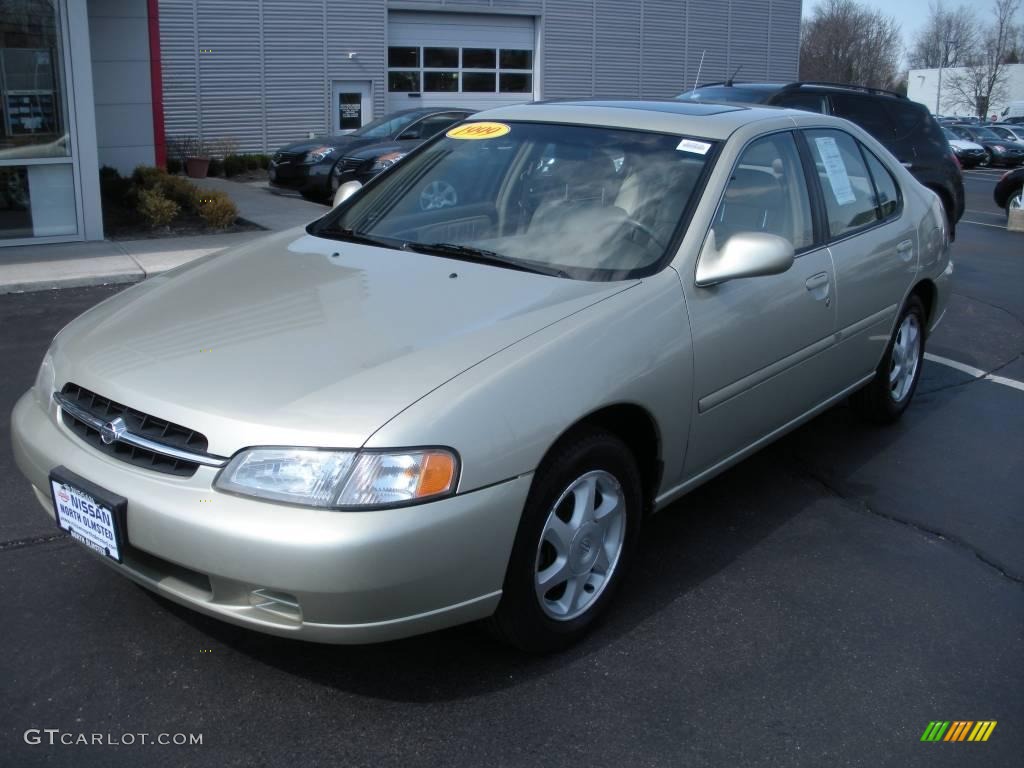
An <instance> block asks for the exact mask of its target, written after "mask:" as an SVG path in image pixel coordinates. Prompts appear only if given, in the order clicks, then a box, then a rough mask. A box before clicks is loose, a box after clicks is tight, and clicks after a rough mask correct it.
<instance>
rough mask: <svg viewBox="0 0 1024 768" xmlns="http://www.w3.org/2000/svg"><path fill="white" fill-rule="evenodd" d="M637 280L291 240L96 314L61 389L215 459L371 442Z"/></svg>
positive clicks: (66, 338)
mask: <svg viewBox="0 0 1024 768" xmlns="http://www.w3.org/2000/svg"><path fill="white" fill-rule="evenodd" d="M632 284H633V283H625V282H617V283H591V282H582V281H575V280H569V279H560V278H556V277H548V276H544V275H536V274H532V273H527V272H518V271H512V270H508V269H503V268H500V267H493V266H486V265H480V264H472V263H468V262H464V261H456V260H453V259H446V258H441V257H437V256H428V255H424V254H417V253H411V252H405V251H396V250H391V249H384V248H377V247H373V246H366V245H356V244H352V243H347V242H339V241H332V240H326V239H322V238H318V237H313V236H310V235H306V234H305V233H304V232H302V231H301V230H291V231H289V232H285V233H279V234H278V235H274V236H270V237H268V238H262V239H261V240H259V241H256V242H253V243H250V244H248V245H245V246H242V247H241V248H238V249H235V250H233V251H228V252H226V253H224V254H223V255H220V256H216V257H212V258H207V259H205V260H203V261H202V262H199V263H193V264H190V265H187V266H186V267H184V268H181V269H178V270H175V271H174V272H173V273H167V274H165V275H162V276H158V277H154V278H151V279H149V280H147V281H145V282H144V283H141V284H139V285H137V286H135V287H133V288H130V289H128V290H127V291H125V292H123V293H121V294H119V295H117V296H115V297H113V298H112V299H110V300H108V301H106V302H104V303H103V304H101V305H99V306H97V307H94V308H93V309H92V310H90V311H89V312H87V313H86V314H84V315H83V316H81V317H80V318H78V319H77V320H75V321H74V322H73V323H71V325H69V326H68V327H67V328H66V329H65V330H64V331H62V332H61V333H60V334H59V335H58V337H57V339H56V340H55V342H54V344H53V347H52V348H51V358H52V361H53V368H54V372H55V382H56V386H57V387H58V388H60V387H61V386H62V385H63V384H64V383H65V382H68V381H73V382H74V383H76V384H78V385H79V386H82V387H85V388H86V389H89V390H92V391H93V392H96V393H98V394H101V395H102V396H104V397H107V398H110V399H112V400H115V401H117V402H120V403H123V404H125V405H127V406H129V407H131V408H135V409H137V410H140V411H143V412H145V413H148V414H150V415H153V416H156V417H159V418H162V419H165V420H168V421H172V422H175V423H177V424H181V425H183V426H186V427H188V428H190V429H194V430H197V431H199V432H202V433H203V434H205V435H206V436H207V438H208V439H209V450H210V451H211V452H212V453H215V454H220V455H230V454H232V453H234V452H235V451H237V450H238V449H240V448H243V447H246V446H250V445H308V446H334V447H358V446H360V445H362V444H363V443H364V442H365V441H366V440H367V439H368V438H369V437H370V435H372V434H373V432H374V431H376V430H377V429H379V428H380V427H381V426H382V425H383V424H384V423H386V422H387V421H388V420H390V419H391V418H393V417H394V416H395V415H396V414H398V413H399V412H400V411H401V410H403V409H404V408H406V407H408V406H409V405H411V404H412V403H413V402H415V401H416V400H418V399H419V398H421V397H423V396H424V395H426V394H427V393H429V392H431V391H432V390H434V389H436V388H437V387H440V386H441V385H442V384H444V383H445V382H448V381H449V380H451V379H452V378H454V377H456V376H458V375H459V374H460V373H462V372H463V371H465V370H466V369H467V368H469V367H471V366H473V365H475V364H476V363H478V362H480V361H481V360H483V359H484V358H486V357H489V356H490V355H493V354H495V353H497V352H499V351H500V350H502V349H503V348H505V347H508V346H509V345H511V344H515V343H516V342H518V341H520V340H522V339H524V338H525V337H527V336H529V335H530V334H533V333H535V332H536V331H538V330H540V329H542V328H544V327H546V326H549V325H551V324H552V323H556V322H558V321H559V320H562V319H563V318H566V317H567V316H569V315H571V314H573V313H575V312H579V311H580V310H582V309H584V308H586V307H587V306H590V305H592V304H594V303H596V302H598V301H600V300H602V299H603V298H606V297H608V296H611V295H613V294H615V293H618V292H620V291H622V290H626V289H627V288H628V287H630V285H632ZM495 405H496V407H500V404H495Z"/></svg>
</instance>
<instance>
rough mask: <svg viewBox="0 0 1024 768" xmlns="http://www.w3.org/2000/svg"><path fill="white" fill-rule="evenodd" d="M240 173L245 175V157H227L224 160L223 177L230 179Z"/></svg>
mask: <svg viewBox="0 0 1024 768" xmlns="http://www.w3.org/2000/svg"><path fill="white" fill-rule="evenodd" d="M240 173H245V156H244V155H233V154H232V155H227V156H226V157H225V158H224V175H225V176H227V177H229V178H230V177H231V176H237V175H238V174H240Z"/></svg>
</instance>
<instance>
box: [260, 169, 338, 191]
mask: <svg viewBox="0 0 1024 768" xmlns="http://www.w3.org/2000/svg"><path fill="white" fill-rule="evenodd" d="M333 167H334V163H333V162H328V161H323V162H319V163H312V164H310V163H302V162H299V161H297V160H286V161H283V162H273V161H272V162H271V163H270V167H269V168H268V169H267V174H268V177H269V181H270V186H272V187H277V188H279V189H287V190H290V191H292V192H300V193H303V194H306V195H314V196H315V195H322V196H324V197H326V196H328V195H330V194H331V193H332V192H333V190H332V189H331V169H332V168H333Z"/></svg>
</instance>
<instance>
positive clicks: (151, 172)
mask: <svg viewBox="0 0 1024 768" xmlns="http://www.w3.org/2000/svg"><path fill="white" fill-rule="evenodd" d="M166 178H167V171H165V170H164V169H163V168H157V167H156V166H155V165H140V166H137V167H136V168H135V170H134V171H132V183H133V184H134V185H135V186H137V187H139V188H141V189H153V187H155V186H157V185H158V184H161V183H162V182H163V181H164V179H166Z"/></svg>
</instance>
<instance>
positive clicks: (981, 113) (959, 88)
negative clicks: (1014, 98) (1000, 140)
mask: <svg viewBox="0 0 1024 768" xmlns="http://www.w3.org/2000/svg"><path fill="white" fill-rule="evenodd" d="M1020 5H1021V0H993V3H992V11H993V13H992V22H991V24H989V25H988V26H986V27H984V29H983V30H982V33H981V37H980V40H979V42H978V45H977V46H976V48H975V50H974V51H972V52H971V54H970V55H969V56H968V58H967V61H966V63H965V66H963V67H962V68H961V69H959V70H957V71H955V72H951V73H950V77H949V80H948V81H947V82H948V88H949V92H950V95H949V96H948V97H947V98H946V99H945V100H944V101H945V102H947V103H950V104H952V105H953V106H954V107H957V106H959V107H964V108H965V109H969V110H970V111H971V112H973V113H974V114H975V115H977V116H978V117H985V115H987V114H988V111H989V106H990V105H991V104H992V102H993V101H999V100H1001V99H1004V98H1006V78H1007V71H1006V65H1007V64H1008V63H1010V62H1011V61H1012V60H1013V58H1014V57H1015V56H1016V54H1017V46H1018V43H1019V41H1020V28H1019V27H1018V26H1017V24H1016V16H1017V11H1018V10H1019V9H1020Z"/></svg>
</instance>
